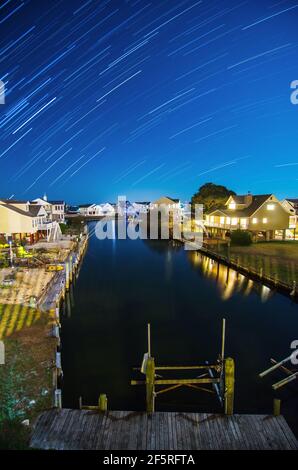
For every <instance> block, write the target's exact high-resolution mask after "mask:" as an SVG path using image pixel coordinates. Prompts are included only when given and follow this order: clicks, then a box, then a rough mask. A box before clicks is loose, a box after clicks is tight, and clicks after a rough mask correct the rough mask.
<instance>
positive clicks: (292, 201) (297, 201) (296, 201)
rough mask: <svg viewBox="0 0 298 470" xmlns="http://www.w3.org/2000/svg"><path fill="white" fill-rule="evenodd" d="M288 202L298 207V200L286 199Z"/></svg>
mask: <svg viewBox="0 0 298 470" xmlns="http://www.w3.org/2000/svg"><path fill="white" fill-rule="evenodd" d="M286 201H289V202H291V203H292V204H294V206H296V205H298V199H286Z"/></svg>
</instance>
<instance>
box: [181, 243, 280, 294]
mask: <svg viewBox="0 0 298 470" xmlns="http://www.w3.org/2000/svg"><path fill="white" fill-rule="evenodd" d="M186 256H187V258H188V260H189V262H190V264H191V266H192V267H193V268H194V269H195V270H197V271H198V272H200V273H202V274H203V275H204V276H205V277H207V278H209V279H213V280H214V281H215V282H216V284H217V286H218V290H219V292H220V297H221V299H222V300H228V299H230V298H231V297H232V296H233V295H234V294H236V293H241V294H242V295H243V296H244V297H247V296H249V295H250V294H251V292H252V291H254V292H257V293H258V294H259V296H260V298H261V300H262V302H267V301H268V300H269V299H270V297H271V296H272V295H273V291H272V290H271V289H270V288H269V287H266V286H264V285H262V284H260V283H259V282H254V281H252V280H251V279H248V278H247V277H246V276H244V275H243V274H240V273H239V272H237V271H235V270H234V269H231V268H230V267H228V266H225V265H223V264H221V263H218V262H217V261H215V260H213V259H211V258H208V257H207V256H204V255H202V254H201V253H199V252H195V251H188V252H186Z"/></svg>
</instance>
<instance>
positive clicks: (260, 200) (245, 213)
mask: <svg viewBox="0 0 298 470" xmlns="http://www.w3.org/2000/svg"><path fill="white" fill-rule="evenodd" d="M271 196H272V194H259V195H256V196H252V202H251V204H250V205H249V206H248V207H244V208H243V209H238V210H233V209H227V208H226V206H222V207H220V208H218V209H215V210H212V211H210V212H209V213H208V214H213V213H214V212H216V211H219V212H222V213H223V214H225V215H226V216H228V217H250V216H252V215H253V214H254V213H255V212H256V211H257V210H258V209H259V208H260V207H261V206H262V205H263V204H264V202H266V201H267V199H269V197H271ZM233 198H234V196H233ZM235 202H236V200H235ZM240 204H241V203H240Z"/></svg>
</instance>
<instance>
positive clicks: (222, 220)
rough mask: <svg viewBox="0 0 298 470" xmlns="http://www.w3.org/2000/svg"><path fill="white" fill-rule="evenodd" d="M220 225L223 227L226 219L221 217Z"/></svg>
mask: <svg viewBox="0 0 298 470" xmlns="http://www.w3.org/2000/svg"><path fill="white" fill-rule="evenodd" d="M220 223H221V224H222V225H223V224H224V223H225V218H224V217H221V218H220Z"/></svg>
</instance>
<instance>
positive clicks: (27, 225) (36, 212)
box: [0, 199, 61, 243]
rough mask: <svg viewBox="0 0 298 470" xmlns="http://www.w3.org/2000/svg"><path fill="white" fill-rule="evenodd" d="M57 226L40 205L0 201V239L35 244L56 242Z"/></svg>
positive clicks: (10, 200)
mask: <svg viewBox="0 0 298 470" xmlns="http://www.w3.org/2000/svg"><path fill="white" fill-rule="evenodd" d="M60 235H61V230H60V227H59V224H58V223H57V222H55V221H50V220H49V219H48V214H47V211H46V210H45V208H44V207H43V206H42V205H38V204H30V203H29V202H28V201H17V200H12V199H1V200H0V237H1V238H4V239H6V240H8V239H9V238H11V239H12V240H13V241H14V242H16V243H18V242H21V241H24V242H26V243H35V242H36V241H38V240H40V239H46V240H47V241H50V240H56V239H57V238H59V237H60Z"/></svg>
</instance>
